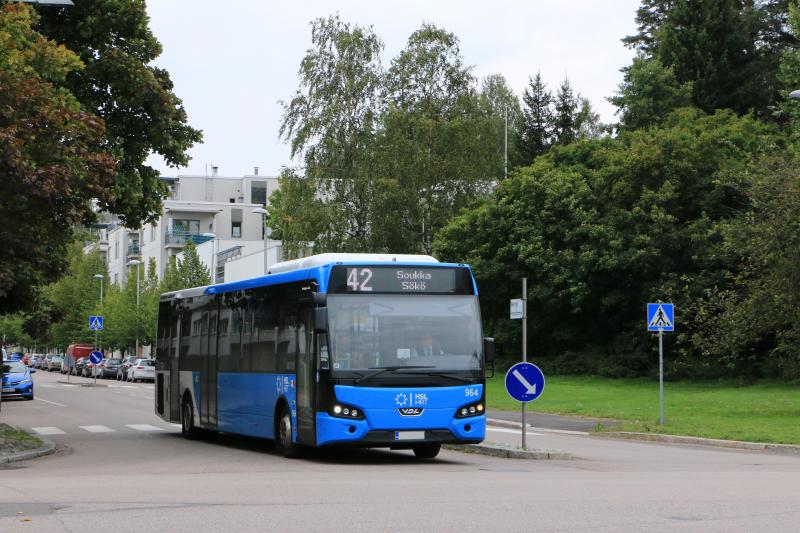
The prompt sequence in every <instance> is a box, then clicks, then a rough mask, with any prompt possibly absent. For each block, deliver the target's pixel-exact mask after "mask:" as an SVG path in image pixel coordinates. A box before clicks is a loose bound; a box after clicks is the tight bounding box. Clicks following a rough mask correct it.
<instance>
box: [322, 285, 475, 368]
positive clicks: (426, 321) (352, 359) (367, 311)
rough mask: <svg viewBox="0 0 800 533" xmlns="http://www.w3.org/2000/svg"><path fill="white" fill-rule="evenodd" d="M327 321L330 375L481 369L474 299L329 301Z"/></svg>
mask: <svg viewBox="0 0 800 533" xmlns="http://www.w3.org/2000/svg"><path fill="white" fill-rule="evenodd" d="M328 321H329V335H330V338H331V350H332V354H331V367H332V369H333V370H334V371H336V370H366V369H387V368H388V369H394V368H395V367H411V368H413V367H416V368H418V369H420V370H418V371H422V372H425V371H433V372H441V371H448V372H450V371H463V370H467V371H475V370H480V369H481V361H482V359H483V358H482V351H483V350H482V342H481V329H480V323H481V322H480V312H479V309H478V299H477V297H475V296H471V295H470V296H460V295H459V296H455V295H428V294H416V295H374V296H373V295H365V294H363V293H362V294H357V295H346V294H337V295H329V296H328ZM408 371H409V372H411V370H410V369H409V370H408Z"/></svg>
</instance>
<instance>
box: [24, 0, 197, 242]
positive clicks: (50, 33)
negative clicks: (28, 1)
mask: <svg viewBox="0 0 800 533" xmlns="http://www.w3.org/2000/svg"><path fill="white" fill-rule="evenodd" d="M40 16H41V21H40V23H39V25H38V27H39V29H40V31H41V33H42V34H44V35H46V36H47V37H49V38H51V39H53V40H54V41H56V42H58V43H62V44H63V45H65V46H66V47H67V48H68V49H69V50H72V51H73V52H74V53H75V54H77V55H78V56H79V57H80V59H81V61H82V62H83V64H84V65H85V68H83V69H81V70H75V69H73V70H71V71H70V72H68V73H67V75H66V76H64V77H63V78H62V79H60V80H59V81H58V83H59V84H60V85H61V86H63V87H65V88H67V89H68V90H69V91H70V92H71V93H72V94H74V95H75V97H76V98H77V99H78V101H80V103H81V105H82V107H83V109H84V110H86V111H87V112H89V113H94V114H96V115H98V116H99V117H101V118H102V119H103V120H104V121H105V124H106V130H105V132H104V143H103V145H104V147H105V148H106V149H107V150H108V151H110V152H111V153H113V154H114V158H115V159H116V161H117V163H118V164H117V169H116V170H117V171H116V175H115V178H114V181H113V186H111V187H109V188H108V189H109V191H108V192H107V193H105V194H102V195H98V199H99V203H100V207H102V208H105V209H108V210H109V211H111V212H113V213H115V214H117V215H118V216H119V217H120V219H121V220H122V221H123V222H124V224H125V225H126V226H128V227H131V228H137V227H139V225H140V224H141V223H142V222H143V221H150V220H154V219H155V218H157V217H158V216H160V214H161V201H162V199H163V198H164V197H165V196H166V193H167V191H166V188H165V185H164V184H163V183H162V182H161V180H160V179H159V178H160V176H159V172H158V170H156V169H154V168H152V167H150V166H149V165H147V164H146V159H147V157H149V156H150V154H151V153H154V154H158V155H160V156H161V157H163V158H164V160H165V161H166V163H167V164H169V165H171V166H175V167H178V166H185V165H186V164H187V163H188V161H189V156H188V155H187V151H188V149H189V148H191V147H192V146H193V145H194V144H195V143H197V142H200V141H201V139H202V135H201V133H200V132H199V131H198V130H195V129H194V128H192V127H190V126H189V125H188V124H187V115H186V111H185V110H184V108H183V104H182V103H181V100H180V99H179V98H178V97H177V96H175V94H174V93H173V91H172V89H173V85H172V81H171V80H170V77H169V73H168V72H167V71H166V70H164V69H160V68H158V67H156V66H154V65H153V64H152V62H153V61H154V60H155V59H156V58H158V56H159V55H161V51H162V48H161V44H160V43H159V42H158V41H157V40H156V38H155V36H153V33H152V32H151V31H150V28H149V26H148V16H147V12H146V9H145V2H144V1H143V0H133V1H131V0H82V1H81V2H76V3H75V5H74V6H70V7H64V8H60V9H54V8H52V7H44V8H42V9H40Z"/></svg>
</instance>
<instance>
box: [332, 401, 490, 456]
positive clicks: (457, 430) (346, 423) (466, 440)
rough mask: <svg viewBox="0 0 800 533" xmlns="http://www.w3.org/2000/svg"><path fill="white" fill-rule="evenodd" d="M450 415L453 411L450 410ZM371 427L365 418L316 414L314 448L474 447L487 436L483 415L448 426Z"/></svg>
mask: <svg viewBox="0 0 800 533" xmlns="http://www.w3.org/2000/svg"><path fill="white" fill-rule="evenodd" d="M451 412H452V410H451ZM404 426H405V427H402V428H400V427H398V428H386V427H379V428H374V427H371V426H370V423H369V421H368V419H362V420H351V419H347V418H338V417H334V416H331V415H329V414H328V413H317V446H325V445H328V444H338V445H347V444H349V445H356V446H368V447H391V448H402V447H411V446H413V445H414V444H421V443H441V444H445V443H452V444H475V443H478V442H481V441H483V439H484V438H485V436H486V416H485V415H482V416H473V417H469V418H453V419H451V421H450V425H449V427H444V428H442V427H437V428H426V427H414V426H411V427H409V425H408V424H404Z"/></svg>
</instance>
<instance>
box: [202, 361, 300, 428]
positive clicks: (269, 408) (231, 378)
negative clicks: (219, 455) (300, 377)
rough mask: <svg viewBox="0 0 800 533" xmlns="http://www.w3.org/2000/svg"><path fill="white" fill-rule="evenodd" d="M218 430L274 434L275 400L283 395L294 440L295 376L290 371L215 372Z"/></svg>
mask: <svg viewBox="0 0 800 533" xmlns="http://www.w3.org/2000/svg"><path fill="white" fill-rule="evenodd" d="M217 380H218V381H217V417H218V427H219V430H220V431H224V432H227V433H238V434H241V435H250V436H252V437H262V438H267V439H274V438H275V404H276V403H277V402H278V400H279V399H280V398H281V397H283V398H286V400H287V401H288V402H289V406H290V411H291V414H292V428H295V429H294V431H293V434H292V439H293V440H294V441H295V442H297V430H296V428H297V404H296V399H297V397H296V391H297V387H296V377H295V375H294V374H256V373H227V372H226V373H220V374H219V375H218V376H217Z"/></svg>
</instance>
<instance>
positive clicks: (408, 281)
mask: <svg viewBox="0 0 800 533" xmlns="http://www.w3.org/2000/svg"><path fill="white" fill-rule="evenodd" d="M329 292H331V293H338V294H341V293H351V294H352V293H369V292H378V293H429V294H473V292H474V291H473V287H472V279H471V277H470V275H469V271H468V270H467V269H466V268H430V267H414V266H397V267H384V266H366V265H365V266H336V267H334V268H333V270H332V272H331V282H330V290H329Z"/></svg>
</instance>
